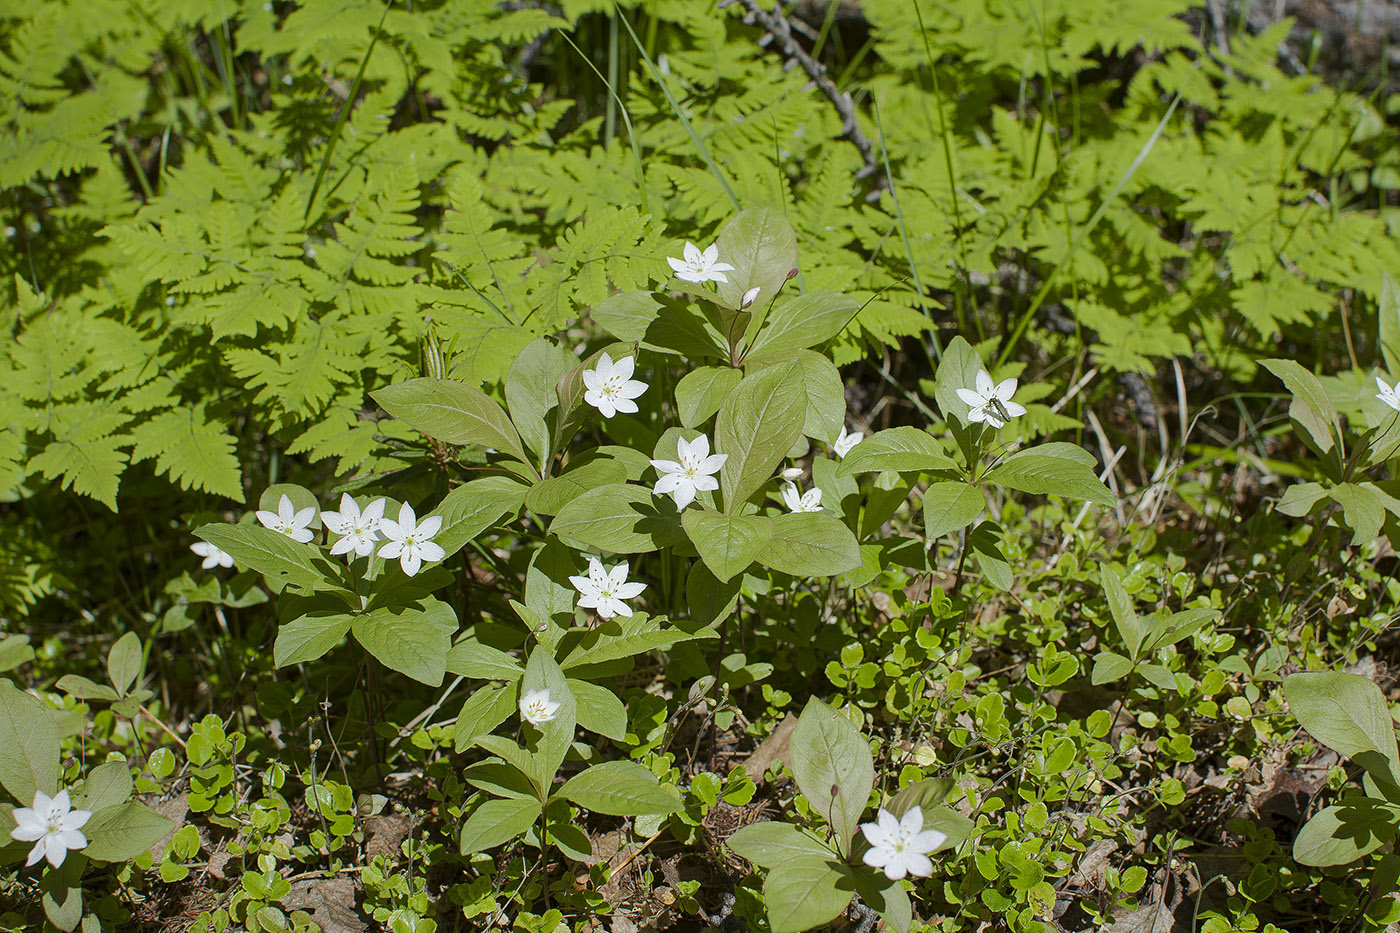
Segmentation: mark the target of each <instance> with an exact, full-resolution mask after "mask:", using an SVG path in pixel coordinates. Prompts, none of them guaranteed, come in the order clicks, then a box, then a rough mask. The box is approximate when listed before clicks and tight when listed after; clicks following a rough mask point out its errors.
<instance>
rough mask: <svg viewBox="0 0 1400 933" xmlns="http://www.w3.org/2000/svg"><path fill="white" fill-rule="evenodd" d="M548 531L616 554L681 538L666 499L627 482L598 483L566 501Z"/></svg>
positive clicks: (677, 517) (675, 516)
mask: <svg viewBox="0 0 1400 933" xmlns="http://www.w3.org/2000/svg"><path fill="white" fill-rule="evenodd" d="M549 530H550V532H551V533H552V534H556V535H558V536H559V537H561V538H565V539H568V540H571V541H575V542H578V543H579V544H584V545H591V546H593V547H596V548H601V549H602V550H605V551H612V552H613V553H615V554H640V553H644V552H647V551H655V550H657V549H659V548H662V547H666V546H668V545H671V544H676V543H677V542H679V541H681V540H682V539H683V538H684V532H682V531H681V523H680V515H679V514H678V513H677V512H676V509H675V506H674V505H673V504H672V502H671V500H670V499H669V498H665V499H660V498H657V497H655V496H653V495H652V492H651V490H650V489H647V488H645V487H642V486H634V485H632V484H630V483H617V484H613V485H608V486H597V487H595V488H593V489H590V490H588V491H587V492H584V493H582V494H580V495H579V496H578V498H576V499H574V500H573V501H572V502H569V503H567V504H566V505H565V506H564V507H563V508H561V509H560V510H559V514H558V515H556V516H554V521H553V522H551V523H550V525H549Z"/></svg>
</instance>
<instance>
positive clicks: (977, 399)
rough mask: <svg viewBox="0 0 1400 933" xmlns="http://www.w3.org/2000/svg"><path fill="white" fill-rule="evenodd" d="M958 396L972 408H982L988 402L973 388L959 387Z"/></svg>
mask: <svg viewBox="0 0 1400 933" xmlns="http://www.w3.org/2000/svg"><path fill="white" fill-rule="evenodd" d="M958 398H959V399H961V400H962V402H963V404H964V405H968V406H970V407H972V408H981V407H982V406H983V405H985V404H986V402H987V400H986V399H984V398H983V397H982V396H980V395H978V394H977V393H976V392H974V391H972V390H971V389H958Z"/></svg>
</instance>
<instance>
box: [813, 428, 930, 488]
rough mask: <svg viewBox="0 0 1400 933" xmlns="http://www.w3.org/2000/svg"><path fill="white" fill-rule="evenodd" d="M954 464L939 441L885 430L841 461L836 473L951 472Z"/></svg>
mask: <svg viewBox="0 0 1400 933" xmlns="http://www.w3.org/2000/svg"><path fill="white" fill-rule="evenodd" d="M955 466H956V465H955V464H954V463H953V461H952V460H951V459H949V457H948V455H947V454H945V453H944V452H943V448H942V447H940V446H939V445H938V441H936V440H934V438H933V436H932V435H931V434H929V433H928V432H926V431H920V430H919V429H918V428H910V427H900V428H886V429H885V430H883V431H877V432H875V433H874V434H872V435H870V436H869V437H867V438H865V439H864V440H862V441H861V442H860V443H859V444H857V445H856V446H855V447H853V448H851V452H850V453H848V454H846V456H845V457H843V458H842V459H841V466H840V467H839V468H838V469H837V474H838V475H840V476H850V475H851V474H854V473H879V472H881V471H883V470H892V471H894V472H895V473H922V472H926V471H931V470H952V469H955Z"/></svg>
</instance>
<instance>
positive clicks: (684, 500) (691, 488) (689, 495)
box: [671, 480, 714, 509]
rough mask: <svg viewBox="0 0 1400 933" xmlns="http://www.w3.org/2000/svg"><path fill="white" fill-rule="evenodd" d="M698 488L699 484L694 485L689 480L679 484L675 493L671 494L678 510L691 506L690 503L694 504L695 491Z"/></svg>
mask: <svg viewBox="0 0 1400 933" xmlns="http://www.w3.org/2000/svg"><path fill="white" fill-rule="evenodd" d="M698 486H699V483H698V482H694V483H692V482H690V481H689V480H687V481H685V482H682V483H678V484H677V485H676V489H675V491H674V492H672V493H671V498H672V499H674V500H675V501H676V508H678V509H683V508H685V507H686V506H687V505H690V503H692V502H694V501H695V490H696V488H697V487H698ZM711 488H714V487H711Z"/></svg>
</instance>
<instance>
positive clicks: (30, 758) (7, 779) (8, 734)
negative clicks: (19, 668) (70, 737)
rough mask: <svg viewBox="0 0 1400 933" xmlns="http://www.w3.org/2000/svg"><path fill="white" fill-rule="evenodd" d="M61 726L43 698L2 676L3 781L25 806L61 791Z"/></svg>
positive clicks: (0, 771)
mask: <svg viewBox="0 0 1400 933" xmlns="http://www.w3.org/2000/svg"><path fill="white" fill-rule="evenodd" d="M58 753H59V743H58V728H57V726H55V725H54V720H53V716H52V714H51V713H50V712H49V708H48V707H47V706H45V705H44V703H43V701H42V700H39V699H37V698H35V697H32V696H30V695H29V694H27V693H24V692H23V691H21V690H20V689H19V688H17V687H16V686H15V685H14V684H12V683H11V682H10V681H9V680H6V679H0V784H3V785H4V787H5V789H6V790H8V791H9V792H10V794H11V796H13V797H14V798H15V800H17V801H18V802H19V804H20V806H22V807H28V806H30V805H32V804H33V803H34V792H35V791H36V790H41V791H43V792H44V793H46V794H48V795H49V796H53V795H54V794H56V793H58Z"/></svg>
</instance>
